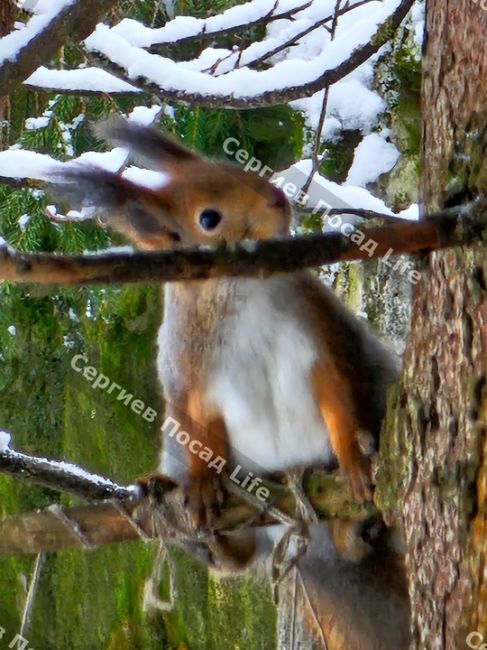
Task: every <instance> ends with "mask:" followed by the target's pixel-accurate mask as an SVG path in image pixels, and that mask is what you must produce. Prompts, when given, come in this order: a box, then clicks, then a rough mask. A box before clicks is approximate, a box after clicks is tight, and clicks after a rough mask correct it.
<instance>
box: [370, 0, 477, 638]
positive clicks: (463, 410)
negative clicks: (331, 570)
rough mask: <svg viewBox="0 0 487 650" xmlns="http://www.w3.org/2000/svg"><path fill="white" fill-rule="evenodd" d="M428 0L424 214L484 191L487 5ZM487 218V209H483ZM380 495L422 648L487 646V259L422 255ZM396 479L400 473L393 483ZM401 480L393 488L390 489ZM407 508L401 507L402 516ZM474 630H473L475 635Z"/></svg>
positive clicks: (472, 0) (458, 252) (473, 254)
mask: <svg viewBox="0 0 487 650" xmlns="http://www.w3.org/2000/svg"><path fill="white" fill-rule="evenodd" d="M483 6H485V3H484V2H481V1H480V0H448V1H447V2H446V1H445V0H429V1H428V2H427V10H426V12H427V15H426V43H425V46H426V47H425V56H424V76H423V88H422V102H423V171H422V199H423V204H424V209H425V211H426V212H429V211H431V210H435V209H437V208H439V207H444V206H448V205H455V204H458V203H465V202H467V201H468V200H471V199H472V198H473V197H475V196H476V195H477V194H479V193H482V192H485V191H486V185H487V175H486V167H485V165H484V150H485V148H486V147H487V119H486V117H487V101H486V100H487V50H486V46H485V44H486V40H487V9H484V8H483ZM480 218H484V219H485V215H480ZM421 270H422V280H421V282H420V284H419V285H418V286H417V290H416V292H415V296H414V298H413V313H412V329H411V339H410V343H409V346H408V351H407V353H406V357H405V370H404V375H403V380H402V384H401V385H400V386H399V387H398V389H397V390H396V393H395V395H394V398H393V400H394V401H393V404H392V405H390V406H392V408H390V410H389V417H388V421H387V422H386V427H385V433H384V437H383V440H384V444H382V450H381V454H382V459H381V468H382V469H381V474H380V477H379V484H380V487H379V492H380V494H381V498H382V499H383V502H384V505H385V506H386V508H387V512H388V517H389V519H391V520H393V519H396V520H397V518H398V517H399V518H402V524H403V526H404V529H405V536H406V546H407V562H408V570H409V584H410V586H409V592H410V597H411V606H412V634H413V641H412V647H413V648H418V649H419V648H421V650H428V649H429V648H431V649H433V648H435V649H439V648H441V649H445V650H450V649H451V650H453V649H455V650H459V649H461V648H469V647H470V648H472V647H475V648H478V647H480V646H481V647H482V648H483V647H487V646H483V645H481V644H482V643H487V568H486V567H487V500H486V497H487V440H486V408H487V386H486V382H485V378H486V358H487V301H486V283H487V255H486V248H485V242H484V244H483V245H482V243H480V245H479V246H478V247H477V248H476V249H467V248H466V249H463V248H458V249H455V250H451V251H447V252H436V253H433V254H431V255H430V256H429V257H428V259H426V260H423V261H422V262H421ZM392 478H394V480H392ZM391 486H392V487H391ZM398 513H401V514H399V515H398ZM468 635H470V637H469V636H468Z"/></svg>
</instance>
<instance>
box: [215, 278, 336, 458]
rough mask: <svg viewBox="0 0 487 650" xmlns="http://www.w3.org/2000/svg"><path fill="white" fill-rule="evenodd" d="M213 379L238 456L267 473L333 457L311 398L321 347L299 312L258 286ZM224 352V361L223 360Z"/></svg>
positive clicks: (316, 408) (243, 311) (317, 408)
mask: <svg viewBox="0 0 487 650" xmlns="http://www.w3.org/2000/svg"><path fill="white" fill-rule="evenodd" d="M232 325H234V327H231V329H230V331H231V334H230V335H229V336H228V339H227V341H226V343H225V345H224V348H223V349H222V351H221V353H220V355H218V356H217V359H216V366H215V369H214V371H213V373H214V374H213V376H212V377H211V379H210V386H211V392H210V398H211V400H212V402H213V403H214V404H215V405H216V406H217V407H218V409H219V410H220V411H221V413H222V414H223V417H224V419H225V424H226V427H227V430H228V435H229V438H230V445H231V447H232V451H233V454H234V457H235V460H236V461H237V462H238V463H240V464H241V465H242V466H243V467H248V468H253V467H256V468H257V469H259V468H261V469H263V470H266V471H273V470H278V469H283V468H285V467H289V466H293V465H297V464H300V463H303V464H310V463H313V462H316V463H318V462H321V463H325V462H328V461H329V459H330V455H331V451H330V447H329V443H328V434H327V431H326V428H325V424H324V422H323V419H322V416H321V413H320V411H319V407H318V405H317V403H316V400H315V397H314V395H313V390H312V385H311V373H312V369H313V366H314V365H315V363H316V361H317V356H318V351H317V349H316V346H315V344H314V341H313V340H312V339H311V337H310V335H309V333H308V332H305V331H303V326H302V324H300V323H299V315H296V314H292V313H290V312H288V311H287V310H285V311H284V313H283V312H281V311H280V310H279V311H276V310H275V308H274V306H273V305H272V303H271V301H270V300H269V295H268V293H267V291H266V290H264V291H262V290H260V291H259V290H257V291H252V292H251V295H250V296H249V300H248V301H247V303H246V305H245V308H244V309H243V310H242V311H241V312H240V314H239V316H238V318H235V322H234V323H233V324H232ZM218 357H219V358H218Z"/></svg>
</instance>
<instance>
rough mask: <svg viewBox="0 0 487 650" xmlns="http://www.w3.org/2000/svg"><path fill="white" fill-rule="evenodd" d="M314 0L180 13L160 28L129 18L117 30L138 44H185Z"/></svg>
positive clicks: (268, 0)
mask: <svg viewBox="0 0 487 650" xmlns="http://www.w3.org/2000/svg"><path fill="white" fill-rule="evenodd" d="M313 1H314V0H252V1H251V2H247V3H244V4H241V5H237V6H235V7H230V9H227V10H226V11H223V12H222V13H221V14H218V15H216V16H210V17H209V18H193V17H192V16H177V17H176V18H174V19H173V20H171V21H169V22H168V23H166V25H164V27H160V28H158V29H153V28H150V27H144V26H142V25H141V24H140V23H139V22H137V21H136V20H131V19H129V18H125V19H124V20H122V21H121V22H120V23H119V24H118V25H117V26H116V28H114V31H115V32H117V33H119V34H120V35H121V36H122V37H124V38H127V39H128V40H130V41H131V42H132V43H133V44H134V45H136V46H137V47H151V46H153V45H176V44H177V45H181V44H182V43H186V42H188V41H192V40H198V39H201V38H216V37H217V36H224V35H226V34H231V33H233V32H238V31H240V30H244V29H248V28H249V27H255V26H256V25H259V24H267V23H269V22H271V21H274V20H280V19H284V18H290V17H291V16H293V15H295V14H297V13H298V12H300V11H302V10H304V9H306V8H308V7H309V6H310V5H312V4H313Z"/></svg>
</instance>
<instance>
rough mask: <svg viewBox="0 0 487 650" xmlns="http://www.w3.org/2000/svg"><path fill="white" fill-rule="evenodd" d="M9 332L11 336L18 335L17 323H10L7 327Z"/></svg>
mask: <svg viewBox="0 0 487 650" xmlns="http://www.w3.org/2000/svg"><path fill="white" fill-rule="evenodd" d="M7 332H8V333H9V334H10V336H17V328H16V327H15V325H9V326H8V327H7Z"/></svg>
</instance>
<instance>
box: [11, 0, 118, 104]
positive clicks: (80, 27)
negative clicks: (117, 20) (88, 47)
mask: <svg viewBox="0 0 487 650" xmlns="http://www.w3.org/2000/svg"><path fill="white" fill-rule="evenodd" d="M116 2H117V0H39V2H38V3H37V4H36V6H35V12H36V15H34V16H33V17H32V18H31V19H30V20H29V21H28V23H27V24H26V25H25V26H24V27H23V28H22V29H20V30H18V31H14V32H11V33H10V34H7V36H4V37H3V38H1V39H0V96H4V95H8V94H9V93H11V92H12V91H13V90H14V89H15V88H16V87H17V86H18V85H19V84H21V83H22V82H23V81H24V79H26V78H27V77H28V76H29V75H31V74H32V73H33V72H34V70H35V69H36V68H38V67H39V66H40V65H42V64H43V63H45V62H46V61H48V60H49V59H51V58H52V57H53V56H54V54H55V53H56V52H57V51H58V49H59V48H60V47H61V46H62V45H64V44H65V43H66V42H67V41H75V42H76V41H81V40H83V39H84V38H86V36H88V35H89V34H90V32H91V31H92V30H93V29H94V27H95V25H96V24H97V22H98V21H99V20H100V18H101V17H103V16H104V15H105V14H106V13H107V12H108V11H109V10H110V9H111V8H112V7H113V6H114V5H115V4H116Z"/></svg>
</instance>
